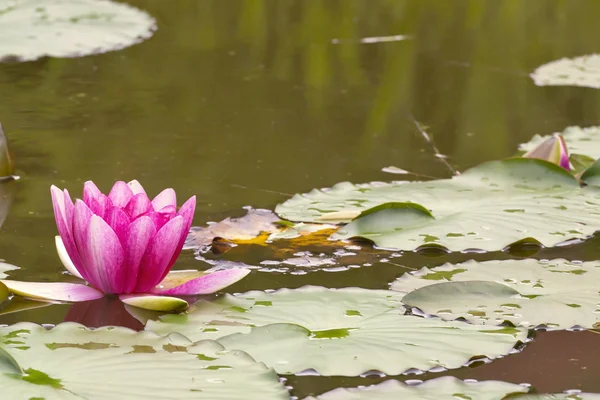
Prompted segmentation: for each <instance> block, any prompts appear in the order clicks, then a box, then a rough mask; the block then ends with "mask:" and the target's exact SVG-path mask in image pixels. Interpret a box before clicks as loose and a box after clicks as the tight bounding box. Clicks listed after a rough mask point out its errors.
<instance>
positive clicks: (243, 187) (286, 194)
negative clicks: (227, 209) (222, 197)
mask: <svg viewBox="0 0 600 400" xmlns="http://www.w3.org/2000/svg"><path fill="white" fill-rule="evenodd" d="M231 187H234V188H238V189H248V190H257V191H259V192H266V193H273V194H280V195H283V196H290V197H291V196H293V195H291V194H289V193H283V192H278V191H276V190H269V189H260V188H249V187H248V186H242V185H238V184H233V185H231Z"/></svg>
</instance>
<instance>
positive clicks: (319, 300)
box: [146, 286, 402, 340]
mask: <svg viewBox="0 0 600 400" xmlns="http://www.w3.org/2000/svg"><path fill="white" fill-rule="evenodd" d="M401 298H402V295H401V294H400V293H396V292H393V291H390V290H366V289H360V288H344V289H327V288H324V287H319V286H304V287H301V288H299V289H279V290H277V291H274V292H272V293H267V292H262V291H251V292H247V293H242V294H238V295H230V294H226V295H224V296H223V297H221V298H219V299H217V300H212V301H210V300H200V301H198V302H196V303H194V304H193V305H192V306H191V307H190V308H189V310H188V312H187V313H183V314H179V315H175V314H167V315H163V316H161V317H160V318H159V320H158V321H153V320H149V321H148V322H147V324H146V329H147V330H150V331H152V332H156V333H159V334H161V335H166V334H169V333H171V332H179V333H181V334H183V335H185V336H186V337H188V338H190V339H191V340H201V339H207V338H208V339H218V338H220V337H223V336H226V335H229V334H232V333H238V332H242V333H248V332H250V330H251V328H252V327H253V326H263V325H269V324H276V323H293V324H298V325H302V326H304V327H306V328H308V329H311V330H317V331H318V330H327V329H330V327H331V326H332V324H333V325H341V326H345V325H347V324H349V323H351V322H356V321H357V320H359V319H363V318H370V317H373V316H375V315H378V314H381V313H383V312H385V311H388V310H393V309H396V308H399V307H402V302H401Z"/></svg>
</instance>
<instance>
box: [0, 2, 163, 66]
mask: <svg viewBox="0 0 600 400" xmlns="http://www.w3.org/2000/svg"><path fill="white" fill-rule="evenodd" d="M155 29H156V21H155V20H154V18H152V17H151V16H150V15H148V14H147V13H146V12H144V11H141V10H138V9H137V8H134V7H131V6H129V5H127V4H124V3H117V2H114V1H109V0H54V1H48V0H0V32H2V37H1V38H0V61H2V59H6V60H13V61H31V60H36V59H38V58H40V57H44V56H50V57H80V56H86V55H90V54H98V53H105V52H107V51H112V50H120V49H122V48H124V47H128V46H131V45H133V44H136V43H139V42H141V41H142V40H144V39H147V38H149V37H150V36H152V34H153V32H154V30H155Z"/></svg>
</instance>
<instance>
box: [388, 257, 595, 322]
mask: <svg viewBox="0 0 600 400" xmlns="http://www.w3.org/2000/svg"><path fill="white" fill-rule="evenodd" d="M599 281H600V262H585V263H573V262H569V261H566V260H563V259H556V260H551V261H538V260H533V259H527V260H504V261H485V262H476V261H467V262H465V263H462V264H445V265H442V266H439V267H435V268H432V269H428V268H423V269H422V270H420V271H417V272H414V273H410V274H405V275H403V276H402V277H400V278H398V279H397V280H396V281H395V282H394V283H393V284H392V290H395V291H398V292H402V293H405V294H406V296H405V297H404V298H403V299H402V301H403V302H404V303H406V304H408V305H410V306H415V307H418V308H420V309H421V310H423V311H425V312H426V313H429V314H435V315H437V316H439V317H441V318H443V319H446V320H453V319H455V318H458V317H463V318H466V319H467V321H469V322H471V323H475V324H491V325H497V324H499V323H501V322H502V321H504V320H508V321H510V322H512V323H513V324H515V325H520V326H525V327H535V326H538V325H546V326H548V327H549V328H555V329H566V328H571V327H574V326H581V327H584V328H593V327H597V326H598V324H600V307H599V306H598V304H600V293H599V292H598V285H597V283H598V282H599Z"/></svg>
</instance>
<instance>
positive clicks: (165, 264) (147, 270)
mask: <svg viewBox="0 0 600 400" xmlns="http://www.w3.org/2000/svg"><path fill="white" fill-rule="evenodd" d="M183 222H184V221H183V217H181V216H177V217H175V218H173V219H172V220H170V221H169V222H167V223H166V224H165V225H164V226H163V227H162V228H161V229H160V230H159V231H158V232H157V233H156V235H155V236H154V237H153V238H152V240H151V241H150V244H149V245H148V248H147V249H146V253H145V254H144V257H142V261H141V263H140V269H139V274H138V281H137V282H138V283H137V286H136V292H138V293H146V292H148V291H149V290H150V289H152V288H153V287H154V286H156V285H157V284H158V283H159V282H160V281H161V280H162V279H161V278H162V277H163V276H164V274H165V271H168V268H169V262H170V261H171V258H173V255H174V254H175V253H179V252H181V248H178V247H177V246H178V245H179V237H180V235H181V231H182V230H183Z"/></svg>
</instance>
